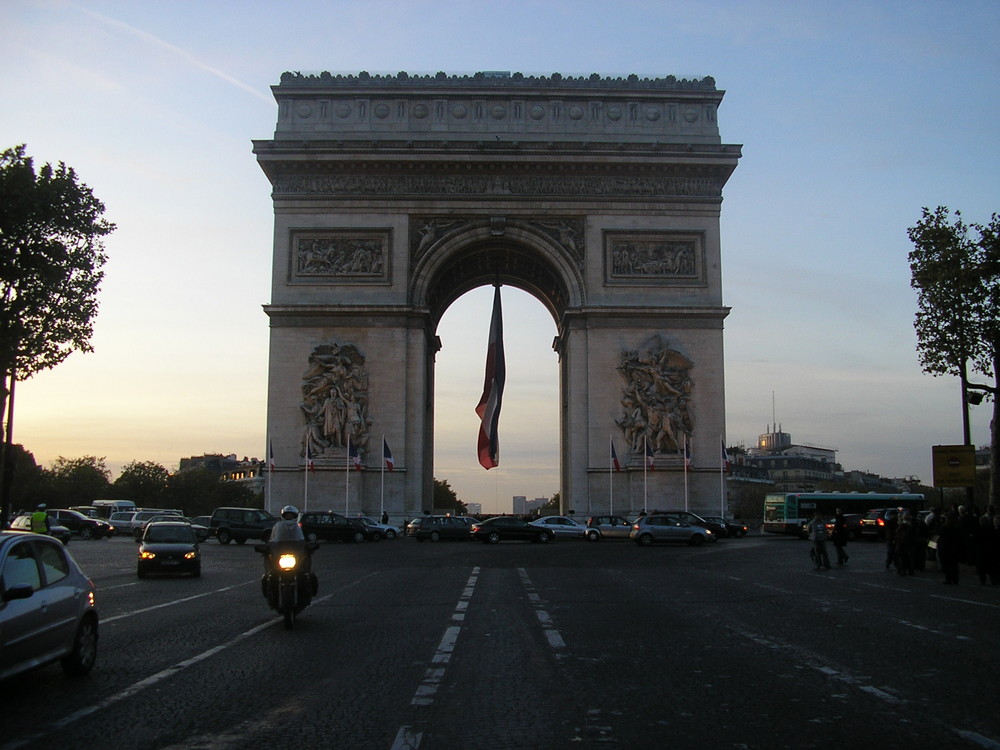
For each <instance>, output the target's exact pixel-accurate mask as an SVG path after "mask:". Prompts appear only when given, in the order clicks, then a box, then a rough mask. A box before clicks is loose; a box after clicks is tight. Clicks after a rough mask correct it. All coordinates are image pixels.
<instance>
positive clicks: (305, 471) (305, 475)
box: [302, 437, 309, 513]
mask: <svg viewBox="0 0 1000 750" xmlns="http://www.w3.org/2000/svg"><path fill="white" fill-rule="evenodd" d="M307 510H309V438H308V437H306V463H305V466H303V467H302V512H303V513H305V512H306V511H307Z"/></svg>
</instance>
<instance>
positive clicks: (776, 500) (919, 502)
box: [764, 492, 924, 536]
mask: <svg viewBox="0 0 1000 750" xmlns="http://www.w3.org/2000/svg"><path fill="white" fill-rule="evenodd" d="M923 507H924V496H923V495H917V494H911V493H908V492H900V493H896V494H887V493H881V492H775V493H771V494H769V495H767V496H765V497H764V531H766V532H769V533H771V534H792V535H794V536H800V535H801V534H802V526H803V525H804V524H805V523H807V522H808V521H809V520H811V519H812V517H813V514H814V513H815V512H816V511H817V510H818V511H819V512H820V513H822V514H823V518H833V516H834V514H835V513H836V511H837V508H840V509H841V510H842V511H843V512H844V513H865V512H866V511H869V510H872V509H874V508H904V509H906V510H910V511H913V512H916V511H918V510H922V509H923Z"/></svg>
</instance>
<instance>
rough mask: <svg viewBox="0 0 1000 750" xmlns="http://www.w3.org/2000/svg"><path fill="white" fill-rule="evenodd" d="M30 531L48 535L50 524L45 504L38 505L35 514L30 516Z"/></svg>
mask: <svg viewBox="0 0 1000 750" xmlns="http://www.w3.org/2000/svg"><path fill="white" fill-rule="evenodd" d="M31 530H32V531H33V532H35V533H36V534H48V533H49V532H50V531H51V530H52V522H51V521H50V520H49V514H48V513H47V512H46V511H45V503H39V504H38V507H37V508H36V509H35V512H34V513H32V514H31Z"/></svg>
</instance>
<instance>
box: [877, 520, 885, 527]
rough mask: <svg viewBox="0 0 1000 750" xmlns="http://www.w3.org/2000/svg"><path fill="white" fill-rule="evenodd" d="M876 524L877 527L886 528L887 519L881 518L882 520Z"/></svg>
mask: <svg viewBox="0 0 1000 750" xmlns="http://www.w3.org/2000/svg"><path fill="white" fill-rule="evenodd" d="M875 524H876V525H877V526H885V519H884V518H880V519H878V520H877V521H876V522H875Z"/></svg>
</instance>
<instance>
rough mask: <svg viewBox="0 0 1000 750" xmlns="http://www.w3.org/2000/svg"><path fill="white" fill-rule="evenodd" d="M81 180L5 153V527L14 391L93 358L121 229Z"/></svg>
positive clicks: (0, 265)
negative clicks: (100, 296) (88, 355)
mask: <svg viewBox="0 0 1000 750" xmlns="http://www.w3.org/2000/svg"><path fill="white" fill-rule="evenodd" d="M103 213H104V204H103V203H101V202H100V201H99V200H97V198H95V197H94V194H93V192H92V191H91V189H90V188H89V187H87V186H86V185H85V184H83V183H80V182H78V181H77V177H76V172H74V171H73V169H72V168H70V167H67V166H66V165H65V164H64V163H62V162H59V164H58V166H56V167H53V166H52V165H50V164H46V165H44V166H43V167H42V168H41V169H40V170H39V171H38V172H37V173H36V172H35V166H34V162H33V160H32V159H31V157H29V156H27V154H26V153H25V147H24V145H20V146H15V147H14V148H9V149H7V150H5V151H3V152H2V153H0V375H2V377H0V423H2V422H3V420H4V419H6V420H7V429H6V433H5V436H4V437H5V440H4V450H3V452H2V453H0V466H2V471H0V485H2V487H0V521H4V520H6V517H7V514H8V511H9V507H8V505H9V490H10V483H11V481H12V476H11V474H10V472H11V468H12V465H13V462H12V461H9V460H6V457H7V455H8V453H9V446H10V445H11V442H12V412H13V398H14V384H15V382H16V381H17V380H24V379H25V378H29V377H31V376H32V375H34V374H35V373H36V372H40V371H41V370H45V369H48V368H51V367H55V366H56V365H57V364H59V363H60V362H62V361H63V360H64V359H66V357H68V356H69V355H70V353H71V352H73V351H75V350H80V351H85V352H87V351H91V350H92V347H91V345H90V338H91V336H92V335H93V318H94V316H95V315H96V314H97V307H98V305H97V292H98V289H99V287H100V284H101V281H102V279H103V278H104V272H103V271H102V270H101V269H102V267H103V266H104V264H105V262H106V261H107V256H106V255H105V253H104V247H103V244H102V242H101V238H102V237H104V236H105V235H107V234H110V233H111V232H112V231H114V229H115V225H114V224H112V223H110V222H108V221H106V220H104V219H103V218H101V217H102V214H103Z"/></svg>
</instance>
